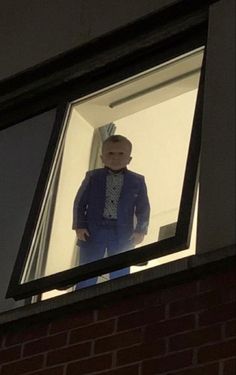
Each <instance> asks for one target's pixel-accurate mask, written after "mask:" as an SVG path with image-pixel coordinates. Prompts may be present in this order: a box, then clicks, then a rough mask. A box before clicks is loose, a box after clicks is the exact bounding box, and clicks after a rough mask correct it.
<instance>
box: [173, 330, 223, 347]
mask: <svg viewBox="0 0 236 375" xmlns="http://www.w3.org/2000/svg"><path fill="white" fill-rule="evenodd" d="M220 339H221V326H219V325H217V326H212V327H210V328H203V329H199V330H196V331H191V332H188V333H183V334H179V335H176V336H174V337H170V342H169V350H170V351H175V350H181V349H185V348H190V347H194V346H201V345H203V344H207V343H210V342H215V341H217V340H220Z"/></svg>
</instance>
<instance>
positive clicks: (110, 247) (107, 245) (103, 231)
mask: <svg viewBox="0 0 236 375" xmlns="http://www.w3.org/2000/svg"><path fill="white" fill-rule="evenodd" d="M79 247H80V261H79V264H80V265H83V264H86V263H90V262H94V261H96V260H98V259H102V258H104V255H105V252H107V256H112V255H116V254H119V253H121V252H124V251H127V250H130V249H132V248H133V243H132V242H131V241H130V240H127V241H124V240H123V241H121V240H120V238H118V235H117V229H116V225H115V222H113V221H112V220H106V221H105V220H104V223H103V224H102V225H101V226H99V227H98V232H97V233H96V235H94V236H93V235H92V234H90V237H89V238H88V239H87V241H80V242H79ZM129 273H130V267H126V268H123V269H121V270H118V271H113V272H111V273H110V274H109V276H110V279H115V278H117V277H121V276H125V275H128V274H129ZM97 279H98V278H97V277H93V278H91V279H88V280H84V281H80V282H79V283H78V284H77V285H76V289H81V288H85V287H88V286H91V285H95V284H96V283H97Z"/></svg>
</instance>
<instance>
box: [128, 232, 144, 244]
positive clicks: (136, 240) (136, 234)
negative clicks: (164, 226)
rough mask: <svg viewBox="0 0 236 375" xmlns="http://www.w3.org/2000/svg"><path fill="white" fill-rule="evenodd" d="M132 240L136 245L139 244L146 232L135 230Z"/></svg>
mask: <svg viewBox="0 0 236 375" xmlns="http://www.w3.org/2000/svg"><path fill="white" fill-rule="evenodd" d="M130 239H131V241H133V243H134V246H136V245H138V244H139V243H141V242H143V239H144V233H140V232H134V233H133V234H132V236H131V238H130Z"/></svg>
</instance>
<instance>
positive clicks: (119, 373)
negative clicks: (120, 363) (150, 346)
mask: <svg viewBox="0 0 236 375" xmlns="http://www.w3.org/2000/svg"><path fill="white" fill-rule="evenodd" d="M102 375H139V365H133V366H125V367H121V368H118V369H116V370H111V371H106V372H102Z"/></svg>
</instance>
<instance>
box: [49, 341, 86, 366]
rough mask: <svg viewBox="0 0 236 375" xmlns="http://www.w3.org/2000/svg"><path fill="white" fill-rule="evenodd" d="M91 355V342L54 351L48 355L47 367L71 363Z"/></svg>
mask: <svg viewBox="0 0 236 375" xmlns="http://www.w3.org/2000/svg"><path fill="white" fill-rule="evenodd" d="M90 353H91V342H87V343H84V344H79V345H73V346H69V347H67V348H64V349H57V350H53V351H51V352H49V353H48V355H47V365H55V364H58V363H63V362H69V361H73V360H76V359H79V358H83V357H88V356H89V355H90Z"/></svg>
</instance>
